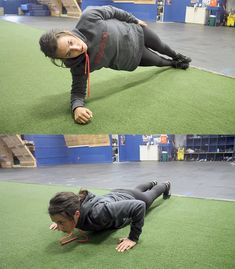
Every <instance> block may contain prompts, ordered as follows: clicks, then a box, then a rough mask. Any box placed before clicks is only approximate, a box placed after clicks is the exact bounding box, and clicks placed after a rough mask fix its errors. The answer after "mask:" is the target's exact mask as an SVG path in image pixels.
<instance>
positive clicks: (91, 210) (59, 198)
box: [48, 181, 171, 252]
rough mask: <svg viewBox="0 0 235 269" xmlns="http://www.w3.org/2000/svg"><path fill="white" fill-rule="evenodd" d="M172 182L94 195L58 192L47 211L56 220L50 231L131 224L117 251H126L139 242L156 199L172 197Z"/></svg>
mask: <svg viewBox="0 0 235 269" xmlns="http://www.w3.org/2000/svg"><path fill="white" fill-rule="evenodd" d="M170 189H171V183H170V182H169V181H168V182H166V183H161V184H158V183H157V181H152V182H148V183H144V184H141V185H139V186H137V187H136V188H135V189H133V190H130V189H128V190H126V189H116V190H114V191H113V192H111V193H109V194H106V195H103V196H95V195H94V194H92V193H90V192H88V191H86V190H83V191H80V192H79V194H78V195H76V194H74V193H73V192H60V193H57V194H56V195H55V196H54V197H53V198H52V199H51V200H50V203H49V208H48V213H49V215H50V217H51V220H52V221H53V222H54V223H53V224H52V225H51V226H50V229H51V230H58V231H63V232H65V233H68V234H70V233H71V232H72V231H73V230H74V229H75V228H78V229H81V230H84V231H102V230H108V229H119V228H122V227H124V226H125V225H127V224H130V226H131V229H130V233H129V235H128V237H126V238H122V239H120V243H119V244H118V245H117V247H116V250H117V251H119V252H123V251H125V250H129V249H131V248H132V247H134V246H135V245H136V243H137V242H138V239H139V236H140V234H141V232H142V227H143V225H144V216H145V211H146V209H148V208H149V207H150V206H151V204H152V203H153V202H154V200H155V199H156V198H157V197H159V196H160V195H161V194H163V199H167V198H169V197H170V196H171V192H170Z"/></svg>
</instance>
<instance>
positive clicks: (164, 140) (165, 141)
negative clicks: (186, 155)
mask: <svg viewBox="0 0 235 269" xmlns="http://www.w3.org/2000/svg"><path fill="white" fill-rule="evenodd" d="M167 142H168V136H167V135H166V134H162V135H161V136H160V143H161V144H167Z"/></svg>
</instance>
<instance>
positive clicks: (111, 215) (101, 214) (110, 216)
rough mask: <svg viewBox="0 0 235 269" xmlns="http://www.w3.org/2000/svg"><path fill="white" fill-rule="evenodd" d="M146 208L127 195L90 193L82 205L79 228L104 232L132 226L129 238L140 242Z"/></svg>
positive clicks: (142, 203)
mask: <svg viewBox="0 0 235 269" xmlns="http://www.w3.org/2000/svg"><path fill="white" fill-rule="evenodd" d="M145 210H146V206H145V203H144V202H143V201H140V200H136V199H135V198H134V197H133V196H131V195H130V194H127V193H121V192H112V193H109V194H107V195H103V196H95V195H94V194H92V193H91V192H89V193H88V195H87V196H86V198H85V200H84V201H83V202H82V204H81V208H80V218H79V220H78V223H77V228H79V229H82V230H84V231H102V230H108V229H118V228H122V227H124V226H125V225H127V224H131V230H130V233H129V236H128V238H129V239H130V240H132V241H135V242H136V241H138V239H139V236H140V234H141V232H142V227H143V225H144V216H145Z"/></svg>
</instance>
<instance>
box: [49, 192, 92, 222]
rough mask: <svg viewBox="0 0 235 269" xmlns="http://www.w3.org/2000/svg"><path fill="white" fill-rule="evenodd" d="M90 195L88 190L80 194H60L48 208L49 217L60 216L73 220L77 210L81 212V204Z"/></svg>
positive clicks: (52, 199) (52, 200) (51, 201)
mask: <svg viewBox="0 0 235 269" xmlns="http://www.w3.org/2000/svg"><path fill="white" fill-rule="evenodd" d="M87 194H88V191H87V190H82V189H81V190H80V191H79V193H78V194H75V193H73V192H58V193H56V195H55V196H54V197H53V198H51V200H50V202H49V207H48V213H49V215H51V216H53V215H56V214H60V215H62V216H64V217H65V218H68V219H73V216H74V214H75V212H76V211H77V210H80V206H81V203H82V202H83V201H84V199H85V198H86V196H87Z"/></svg>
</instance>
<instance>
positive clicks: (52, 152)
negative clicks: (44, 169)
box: [24, 135, 69, 166]
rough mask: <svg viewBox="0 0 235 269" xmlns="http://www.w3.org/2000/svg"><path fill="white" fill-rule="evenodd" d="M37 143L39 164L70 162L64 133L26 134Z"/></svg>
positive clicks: (36, 155)
mask: <svg viewBox="0 0 235 269" xmlns="http://www.w3.org/2000/svg"><path fill="white" fill-rule="evenodd" d="M24 138H25V139H26V140H28V141H33V142H34V145H35V158H36V159H37V165H38V166H43V165H55V164H68V163H69V159H68V148H67V146H66V144H65V140H64V136H63V135H24Z"/></svg>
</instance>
